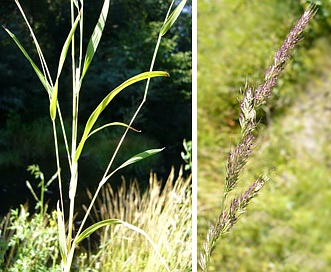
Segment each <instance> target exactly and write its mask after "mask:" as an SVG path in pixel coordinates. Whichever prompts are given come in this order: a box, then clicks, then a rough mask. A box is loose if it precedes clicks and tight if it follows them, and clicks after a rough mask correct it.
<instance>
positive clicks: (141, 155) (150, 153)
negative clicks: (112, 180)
mask: <svg viewBox="0 0 331 272" xmlns="http://www.w3.org/2000/svg"><path fill="white" fill-rule="evenodd" d="M163 149H164V148H159V149H150V150H146V151H144V152H141V153H139V154H137V155H135V156H133V157H132V158H130V159H128V160H127V161H126V162H125V163H123V164H121V165H120V166H119V167H118V168H117V169H116V171H117V170H119V169H121V168H124V167H126V166H128V165H130V164H133V163H136V162H138V161H141V160H143V159H146V158H148V157H150V156H153V155H155V154H156V153H159V152H161V151H162V150H163Z"/></svg>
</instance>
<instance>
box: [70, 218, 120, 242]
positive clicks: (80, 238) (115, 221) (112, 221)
mask: <svg viewBox="0 0 331 272" xmlns="http://www.w3.org/2000/svg"><path fill="white" fill-rule="evenodd" d="M118 224H121V222H119V220H118V219H107V220H103V221H99V222H97V223H95V224H93V225H92V226H90V227H88V228H87V229H85V230H84V231H83V232H82V233H81V234H80V235H79V236H78V237H77V238H76V239H75V244H76V245H77V244H79V243H80V242H81V241H83V240H84V239H85V238H87V237H89V236H90V235H91V234H92V233H93V232H95V231H96V230H98V229H100V228H102V227H106V226H108V225H118Z"/></svg>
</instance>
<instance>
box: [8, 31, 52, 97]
mask: <svg viewBox="0 0 331 272" xmlns="http://www.w3.org/2000/svg"><path fill="white" fill-rule="evenodd" d="M4 29H5V31H6V32H7V33H8V34H9V36H10V37H11V38H12V39H13V41H14V42H15V43H16V45H17V46H18V48H19V49H20V50H21V52H22V53H23V55H24V56H25V58H26V59H27V60H28V61H29V62H30V64H31V66H32V68H33V69H34V71H35V73H36V75H37V76H38V78H39V80H40V82H41V84H43V86H44V88H45V90H46V91H47V92H48V93H49V94H50V93H51V90H52V87H51V85H50V84H49V83H48V81H47V80H46V78H45V77H44V75H43V73H42V72H41V71H40V69H39V68H38V66H37V65H36V64H35V63H34V61H33V60H32V59H31V57H30V56H29V54H28V53H27V52H26V50H25V49H24V47H23V46H22V44H21V43H20V42H19V41H18V39H17V38H16V36H15V35H14V34H13V33H12V32H10V31H9V30H8V29H7V28H5V27H4Z"/></svg>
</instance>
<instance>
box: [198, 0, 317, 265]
mask: <svg viewBox="0 0 331 272" xmlns="http://www.w3.org/2000/svg"><path fill="white" fill-rule="evenodd" d="M315 13H316V8H315V6H313V5H310V6H309V7H308V9H307V10H306V11H305V12H304V14H303V15H302V17H301V18H300V19H299V21H298V22H297V23H296V25H295V26H294V28H293V29H292V30H291V31H290V33H289V34H288V36H287V38H286V39H285V41H284V43H283V45H282V46H281V47H280V49H279V50H278V51H277V52H276V54H275V56H274V63H273V64H272V65H271V66H269V68H268V69H267V72H266V74H265V77H264V82H263V83H262V84H261V85H260V86H259V87H257V88H255V89H254V88H252V87H248V86H247V87H246V89H245V92H244V97H243V99H242V102H241V104H240V116H239V123H240V126H241V136H240V140H239V143H238V144H237V146H236V147H235V148H234V149H233V150H232V151H230V153H229V156H228V159H227V164H226V178H225V185H224V191H223V197H222V201H221V211H220V215H219V218H218V220H217V221H216V222H215V223H214V224H212V225H211V226H210V228H209V231H208V233H207V236H206V239H205V242H204V243H203V248H202V249H201V252H200V256H199V266H200V268H201V270H202V271H208V267H209V262H210V257H211V255H212V252H213V250H214V249H215V247H216V245H217V243H218V242H219V241H220V239H222V236H223V235H224V234H225V233H228V232H229V231H230V230H231V229H232V228H233V226H234V225H235V224H236V222H237V221H238V218H239V216H240V215H242V214H243V213H244V212H245V210H246V208H247V206H248V204H249V203H250V201H251V200H252V199H253V198H255V197H256V196H257V195H258V193H259V191H260V190H261V189H262V188H263V186H264V185H265V183H266V181H267V178H266V177H263V176H260V177H258V178H257V179H256V181H254V182H253V183H252V184H251V185H250V186H249V188H248V189H246V191H245V192H244V193H242V194H239V195H237V196H234V197H233V198H232V199H231V200H228V195H229V193H230V192H231V191H233V190H234V188H236V187H237V185H238V182H239V177H240V175H241V173H242V172H243V169H244V167H245V165H246V163H247V161H248V159H249V158H250V157H251V154H252V150H253V147H254V142H255V138H256V133H257V132H256V127H257V120H256V111H257V110H258V109H259V108H260V107H261V106H263V105H264V104H266V103H267V100H268V99H269V98H270V97H271V95H272V90H273V88H274V87H275V86H276V84H277V81H278V79H279V76H280V73H281V72H282V71H283V69H284V68H285V64H286V62H287V61H288V60H289V58H290V57H291V54H292V51H293V49H294V48H295V46H296V45H297V44H298V42H299V40H300V37H301V34H302V32H303V31H304V29H305V28H306V27H307V26H308V24H309V22H310V21H311V19H312V18H313V16H314V15H315Z"/></svg>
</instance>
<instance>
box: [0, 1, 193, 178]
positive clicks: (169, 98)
mask: <svg viewBox="0 0 331 272" xmlns="http://www.w3.org/2000/svg"><path fill="white" fill-rule="evenodd" d="M7 2H8V5H2V6H1V7H0V14H3V15H4V16H1V23H2V24H3V25H5V26H6V27H7V28H9V29H10V30H11V31H12V32H13V33H15V35H16V36H17V37H18V38H19V40H20V42H21V43H22V44H23V45H24V47H25V48H26V50H27V51H28V52H29V54H30V55H31V57H32V58H33V59H34V60H35V62H36V63H37V64H39V61H38V56H37V54H36V50H35V48H34V47H33V46H32V43H31V39H30V36H29V34H28V32H27V28H26V25H25V23H24V21H23V19H22V17H21V14H20V13H19V11H18V10H17V8H16V7H15V5H14V4H13V3H12V1H7ZM9 2H10V3H9ZM102 3H103V1H101V0H98V1H86V2H85V11H84V15H85V20H84V32H85V33H86V34H85V37H86V40H85V41H84V46H85V48H86V46H87V42H88V38H89V37H90V35H91V33H92V31H93V26H94V25H95V23H96V21H97V19H98V17H97V16H98V14H99V13H100V9H101V7H102ZM21 4H22V7H23V8H24V10H25V12H26V14H27V15H28V19H29V21H30V23H31V26H32V28H33V29H34V31H35V34H36V36H37V39H38V41H39V43H40V46H41V48H42V49H43V52H44V54H45V58H46V60H47V62H48V64H49V67H50V70H51V74H52V76H53V77H55V73H56V70H55V69H56V67H57V61H58V58H59V54H60V52H61V48H62V46H63V43H64V41H65V39H66V35H67V34H68V32H69V28H68V26H69V25H70V5H69V3H68V2H65V1H59V0H56V1H51V2H48V1H23V0H22V1H21ZM168 7H169V3H168V2H167V1H156V0H150V1H136V0H132V1H111V7H110V14H109V16H108V20H107V23H106V27H105V33H104V35H103V37H102V39H101V43H100V46H99V48H98V52H97V54H96V56H95V58H94V59H93V61H92V63H91V68H90V70H89V73H88V74H87V75H86V77H85V78H84V82H83V88H82V91H81V99H80V108H79V122H80V123H81V124H80V125H81V126H84V124H85V122H86V120H87V118H88V117H89V115H90V114H91V112H92V111H93V110H94V108H95V107H96V106H97V105H98V103H99V102H100V101H101V100H102V99H103V97H105V95H106V94H108V93H109V91H110V90H112V89H113V88H114V87H116V86H118V85H119V84H120V83H122V82H123V81H125V80H126V79H128V78H129V77H131V76H134V75H136V74H138V73H141V72H144V71H147V70H149V65H150V61H151V58H152V54H153V50H154V46H155V43H156V40H157V35H158V31H159V29H160V26H161V24H162V22H160V21H159V20H160V18H164V17H165V14H166V12H167V9H168ZM40 11H42V12H40ZM187 11H189V10H187ZM0 37H1V41H0V46H1V50H0V57H1V60H2V62H1V65H0V82H1V89H0V121H1V123H0V133H1V135H0V136H1V142H0V152H1V156H0V158H1V160H0V169H1V167H4V166H5V165H11V166H17V165H22V164H23V165H24V167H25V166H26V165H28V164H32V163H37V162H38V163H39V162H40V160H42V161H43V160H47V161H50V160H54V164H55V159H53V157H54V156H53V155H51V154H53V150H54V147H53V143H52V135H51V134H49V133H51V130H50V129H49V127H48V125H45V126H44V125H42V126H40V124H41V123H42V124H44V121H45V120H44V119H43V117H44V116H47V115H48V106H49V102H48V96H47V94H46V92H45V90H43V88H42V86H41V84H40V82H39V81H38V79H37V77H36V76H35V74H34V72H33V70H32V69H31V67H30V66H29V63H28V62H27V61H26V60H25V59H24V58H23V57H22V55H21V52H20V51H19V50H18V49H17V47H16V45H15V44H14V43H13V42H12V41H11V40H10V37H9V36H8V35H7V33H5V31H3V30H2V31H0ZM162 69H163V70H165V71H167V72H169V74H170V76H171V77H170V79H164V80H163V81H161V80H152V81H151V88H150V92H149V96H148V97H147V103H146V105H145V107H144V110H143V111H142V112H141V114H140V115H138V118H137V120H136V122H135V123H134V124H133V125H134V127H136V128H137V129H139V130H142V133H143V134H144V135H149V138H150V141H151V142H155V143H157V146H156V148H160V147H166V150H165V152H164V154H163V155H162V156H163V157H162V156H161V157H160V160H159V162H158V164H157V165H156V166H155V168H154V167H153V168H154V169H155V170H157V171H159V172H158V173H159V174H161V175H162V174H164V175H165V174H166V173H168V171H169V169H170V167H171V165H175V166H176V167H177V168H178V167H179V166H180V165H181V164H182V163H183V162H182V160H181V157H180V152H181V149H182V140H183V139H184V138H187V139H190V138H191V13H190V12H185V13H183V16H180V18H179V20H178V22H176V24H175V25H174V27H173V28H172V29H171V30H170V31H169V33H167V34H166V35H165V37H164V38H163V41H162V43H161V47H160V50H159V56H158V58H157V60H156V65H155V70H162ZM164 81H166V84H165V82H164ZM144 86H145V85H144V84H142V83H140V84H137V85H136V86H133V87H131V90H128V91H126V93H125V94H123V95H120V96H119V97H117V98H116V99H115V101H114V103H113V104H112V105H111V107H110V108H109V109H107V110H106V111H105V112H104V113H103V114H102V116H101V118H102V119H103V121H104V123H109V122H114V121H120V122H127V121H128V119H129V117H130V116H131V115H132V114H133V112H134V111H135V110H136V107H137V105H138V102H139V101H140V99H141V96H142V94H143V90H144ZM70 88H71V77H70V65H69V62H66V63H65V66H64V71H63V73H62V75H61V80H60V86H59V100H60V101H61V108H62V112H63V116H64V119H66V116H68V115H70V114H71V100H72V98H71V92H70V91H69V90H70ZM146 119H148V122H145V120H146ZM15 120H16V121H15ZM15 122H16V123H15ZM9 123H10V124H11V125H13V126H15V127H16V128H14V129H13V128H10V127H9ZM101 124H103V123H102V122H101ZM17 128H20V133H19V135H18V133H17ZM22 128H26V129H23V130H22ZM36 129H37V130H38V131H35V130H36ZM42 135H44V136H45V138H42V137H39V136H42ZM78 137H79V138H80V135H79V136H78ZM17 138H18V140H17V141H15V139H17ZM28 140H29V141H31V140H32V146H29V147H28V146H26V144H25V143H26V142H28ZM34 143H35V145H34ZM22 144H23V146H22ZM132 144H135V142H133V143H132ZM33 145H34V146H33ZM140 146H141V145H140V143H139V141H138V142H136V146H134V147H133V149H134V150H138V149H139V147H140ZM125 149H126V148H125V146H123V157H127V156H126V155H125V154H124V152H125ZM127 149H131V147H130V148H129V147H128V148H127ZM104 150H108V149H103V148H99V149H98V154H95V155H96V156H101V157H103V158H105V157H108V156H110V154H109V153H108V152H104V153H103V154H100V153H102V152H103V151H104ZM140 151H142V150H139V152H140ZM49 154H50V155H49ZM130 155H131V154H128V156H130ZM5 158H6V159H5ZM97 160H98V159H97ZM97 168H98V167H97ZM2 169H4V168H2ZM46 172H47V171H46ZM138 172H139V171H133V172H132V173H129V175H130V176H131V175H132V176H134V175H135V174H137V173H138ZM147 172H149V169H147ZM13 174H14V173H13ZM18 178H19V177H18V176H15V175H13V177H12V179H13V180H17V179H18Z"/></svg>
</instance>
